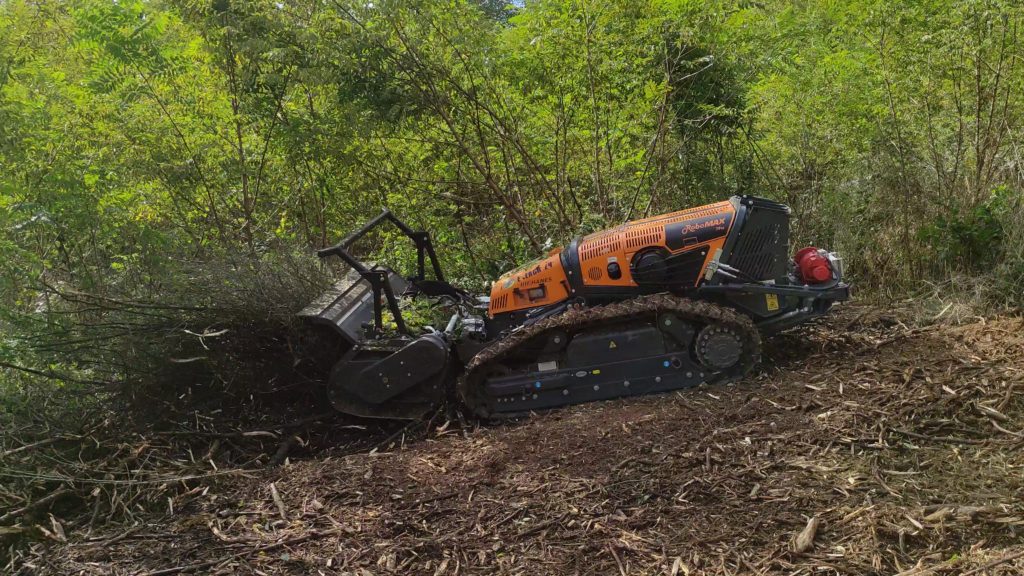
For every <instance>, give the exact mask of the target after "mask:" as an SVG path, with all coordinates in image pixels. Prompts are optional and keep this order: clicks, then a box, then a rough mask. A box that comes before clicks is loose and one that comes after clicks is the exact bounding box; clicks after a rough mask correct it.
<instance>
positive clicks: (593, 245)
mask: <svg viewBox="0 0 1024 576" xmlns="http://www.w3.org/2000/svg"><path fill="white" fill-rule="evenodd" d="M735 216H736V206H735V205H734V204H733V203H732V202H731V201H728V200H726V201H723V202H717V203H715V204H709V205H707V206H701V207H697V208H691V209H688V210H681V211H679V212H672V213H670V214H663V215H661V216H655V217H652V218H645V219H642V220H635V221H632V222H627V223H626V224H623V225H621V226H617V227H615V228H612V229H609V230H605V231H602V232H597V233H595V234H591V235H589V236H585V237H583V238H581V239H576V240H574V241H573V242H571V243H570V244H569V246H568V247H566V248H558V249H555V250H552V251H551V252H549V253H548V255H547V256H546V257H545V258H542V259H540V260H537V261H534V262H531V263H529V264H527V265H525V266H522V267H520V268H518V269H516V270H513V271H512V272H509V273H507V274H505V275H503V276H502V277H500V278H499V279H498V280H497V281H496V282H494V284H493V285H492V286H491V301H490V306H489V313H490V316H491V317H492V318H493V317H494V316H496V315H498V314H504V313H508V312H517V311H521V310H527V309H531V308H537V307H541V306H548V305H551V304H557V303H559V302H562V301H564V300H566V299H568V298H570V297H572V296H584V295H587V294H600V293H606V292H607V293H612V292H614V293H619V294H621V293H623V292H629V291H636V292H638V293H639V292H640V291H642V290H643V289H644V288H645V287H647V286H645V282H644V278H643V274H644V272H643V266H644V264H645V261H644V259H643V257H644V256H645V255H650V254H652V253H657V258H658V259H659V261H660V262H661V263H663V264H662V266H667V267H668V268H669V270H670V271H671V272H673V273H675V272H676V271H679V273H678V274H675V275H674V276H672V277H673V278H674V281H673V285H672V286H671V288H673V289H678V290H685V289H687V288H692V287H695V286H697V285H699V284H700V282H701V280H702V279H703V278H704V272H705V271H706V269H707V267H708V265H709V264H710V263H711V262H712V261H713V260H714V258H715V256H716V254H718V253H720V252H719V251H720V250H721V249H722V247H723V246H724V245H725V242H726V238H727V237H728V236H729V232H730V231H731V229H732V226H733V222H734V220H735ZM581 292H582V294H581Z"/></svg>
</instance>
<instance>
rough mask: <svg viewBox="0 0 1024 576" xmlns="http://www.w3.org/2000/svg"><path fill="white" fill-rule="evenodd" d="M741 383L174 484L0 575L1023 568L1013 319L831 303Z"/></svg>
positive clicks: (392, 440)
mask: <svg viewBox="0 0 1024 576" xmlns="http://www.w3.org/2000/svg"><path fill="white" fill-rule="evenodd" d="M762 368H763V370H762V372H761V373H760V375H758V376H756V377H752V378H748V379H747V380H745V381H744V382H742V383H740V384H737V385H732V386H723V387H709V388H704V389H696V390H690V391H685V392H679V393H674V394H671V395H666V396H656V397H647V398H642V399H631V400H626V401H614V402H606V403H597V404H589V405H584V406H578V407H573V408H568V409H564V410H559V411H555V412H551V413H547V414H540V415H537V416H535V417H532V418H529V419H525V420H524V421H521V422H508V423H504V424H498V425H491V426H481V427H478V428H474V429H470V428H457V427H456V425H455V424H454V423H453V424H451V425H449V424H442V425H438V424H437V423H436V422H435V423H434V424H432V425H431V429H430V431H429V434H427V437H426V438H412V437H408V438H407V437H405V436H402V435H401V434H398V435H392V436H390V437H388V438H387V439H386V442H385V443H384V444H382V445H381V444H378V446H379V448H378V449H375V450H373V451H370V452H366V451H363V452H360V453H355V454H341V453H334V454H332V451H331V450H329V449H328V450H325V451H322V452H320V453H319V454H318V455H317V456H316V457H313V458H309V459H305V460H299V461H293V462H290V463H288V464H287V465H285V466H281V467H277V468H273V469H262V468H261V469H251V470H248V471H246V472H245V473H244V474H234V475H224V476H216V477H212V478H210V479H207V480H204V481H202V482H200V483H195V482H193V483H192V484H189V488H190V489H189V491H187V492H180V493H179V494H178V495H177V496H173V497H171V498H169V499H168V505H167V506H164V507H162V509H155V510H151V511H149V512H146V513H145V514H141V513H140V514H136V515H135V517H134V519H133V520H132V521H131V522H126V523H124V524H107V525H103V526H96V527H93V528H92V529H87V528H86V527H83V528H82V529H80V530H71V531H62V533H61V534H59V535H57V534H55V535H54V536H53V538H52V539H51V541H50V542H48V543H40V544H36V545H34V547H32V548H31V549H29V550H26V551H24V552H23V553H21V554H20V555H19V557H18V559H17V560H16V564H15V566H16V570H18V571H20V573H23V574H78V573H81V574H150V575H156V574H175V573H202V574H210V573H212V574H233V573H265V574H317V573H322V574H359V575H362V574H531V575H533V574H623V575H624V574H811V573H814V574H830V573H834V574H895V573H899V574H902V575H903V576H909V575H918V576H920V575H924V574H982V573H984V574H1020V573H1024V546H1022V545H1021V542H1022V537H1024V450H1022V448H1024V400H1022V393H1024V322H1022V320H1021V319H1020V318H1015V317H1000V318H993V319H988V320H980V319H979V320H978V321H976V322H974V323H971V324H966V325H961V326H948V325H933V326H926V327H908V326H906V325H904V324H902V323H900V322H899V321H898V320H896V319H895V318H892V317H891V316H889V315H887V314H881V313H879V312H878V311H877V310H875V309H871V308H864V307H847V308H845V309H844V310H843V312H842V313H841V314H837V315H836V316H835V317H834V318H830V319H829V320H827V321H826V322H824V323H822V324H819V325H816V326H811V327H807V328H804V329H802V330H801V331H800V332H799V333H798V334H794V335H782V336H780V337H777V338H775V339H774V340H773V341H771V342H769V344H768V349H767V351H766V360H765V362H764V364H763V366H762ZM142 457H143V458H144V456H142ZM212 470H213V469H212V468H211V469H210V471H211V472H212ZM53 521H54V522H55V524H53V525H47V526H46V527H47V528H48V529H50V531H51V532H53V526H57V525H58V524H56V523H58V522H59V519H57V518H54V519H53Z"/></svg>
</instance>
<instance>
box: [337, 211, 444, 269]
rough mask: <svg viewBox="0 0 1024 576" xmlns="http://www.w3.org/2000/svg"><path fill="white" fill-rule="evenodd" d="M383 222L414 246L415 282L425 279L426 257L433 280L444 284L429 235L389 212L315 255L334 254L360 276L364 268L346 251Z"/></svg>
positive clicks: (376, 217)
mask: <svg viewBox="0 0 1024 576" xmlns="http://www.w3.org/2000/svg"><path fill="white" fill-rule="evenodd" d="M385 220H388V221H390V222H391V223H392V224H394V225H395V227H396V228H398V229H399V230H401V231H402V233H403V234H405V235H406V236H407V237H408V238H409V239H410V240H412V241H413V242H414V243H415V244H416V276H415V277H414V278H415V279H416V280H423V279H425V278H426V269H425V268H426V266H425V264H426V262H425V259H426V257H429V258H430V265H431V268H433V270H434V278H435V279H436V280H439V281H441V282H444V273H443V272H441V263H440V262H439V261H438V259H437V253H436V252H434V244H433V243H432V242H431V241H430V233H429V232H422V231H420V232H417V231H414V230H413V229H412V228H410V227H409V226H408V225H407V224H406V223H405V222H402V221H401V220H400V219H399V218H398V217H397V216H395V215H394V214H392V213H391V211H390V210H384V211H383V212H381V213H380V214H378V215H377V216H375V217H374V218H373V219H372V220H370V221H369V222H367V223H366V224H363V225H362V227H360V228H359V229H358V230H356V231H355V232H352V233H351V234H349V235H348V236H345V238H343V239H342V240H341V242H338V243H337V244H335V245H334V246H331V247H329V248H324V249H322V250H317V255H318V256H320V257H321V258H324V257H327V256H330V255H332V254H335V255H337V256H339V257H340V258H341V259H342V260H344V261H345V262H346V263H347V264H348V265H349V266H352V267H353V268H355V269H356V271H358V272H359V273H360V274H362V273H363V272H364V271H365V270H366V267H365V266H364V265H363V264H362V263H361V262H359V261H358V260H357V259H356V258H355V257H353V256H352V254H351V253H349V251H348V249H349V247H350V246H352V244H354V243H355V242H356V241H357V240H359V239H360V238H362V237H363V236H366V234H367V233H368V232H369V231H370V230H373V229H374V228H376V227H377V226H379V225H380V224H381V223H382V222H384V221H385Z"/></svg>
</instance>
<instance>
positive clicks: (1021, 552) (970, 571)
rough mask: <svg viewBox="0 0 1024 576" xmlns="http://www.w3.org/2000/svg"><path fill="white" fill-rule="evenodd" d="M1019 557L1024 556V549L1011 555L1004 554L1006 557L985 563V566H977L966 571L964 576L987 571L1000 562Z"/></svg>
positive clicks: (1010, 560) (1003, 562) (1004, 562)
mask: <svg viewBox="0 0 1024 576" xmlns="http://www.w3.org/2000/svg"><path fill="white" fill-rule="evenodd" d="M1018 558H1024V550H1021V551H1020V552H1016V553H1014V554H1010V555H1009V556H1004V557H1002V558H1000V559H998V560H993V561H991V562H989V563H988V564H985V565H984V566H979V567H977V568H975V569H974V570H969V571H967V572H964V573H963V576H971V574H981V573H982V572H985V571H987V570H991V569H992V568H995V567H996V566H999V565H1000V564H1006V563H1007V562H1012V561H1014V560H1016V559H1018Z"/></svg>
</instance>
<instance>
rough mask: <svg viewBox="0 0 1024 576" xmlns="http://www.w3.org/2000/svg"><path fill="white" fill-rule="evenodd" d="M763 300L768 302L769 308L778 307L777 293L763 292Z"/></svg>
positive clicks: (775, 308)
mask: <svg viewBox="0 0 1024 576" xmlns="http://www.w3.org/2000/svg"><path fill="white" fill-rule="evenodd" d="M764 300H765V302H766V303H767V304H768V309H769V310H773V311H774V310H778V309H779V295H778V294H765V295H764Z"/></svg>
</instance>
